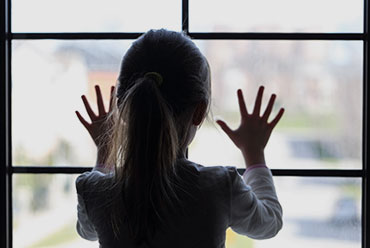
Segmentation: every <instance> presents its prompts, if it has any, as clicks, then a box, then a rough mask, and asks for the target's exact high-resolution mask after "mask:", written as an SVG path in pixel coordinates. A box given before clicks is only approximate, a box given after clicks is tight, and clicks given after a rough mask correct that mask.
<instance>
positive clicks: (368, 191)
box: [361, 0, 370, 248]
mask: <svg viewBox="0 0 370 248" xmlns="http://www.w3.org/2000/svg"><path fill="white" fill-rule="evenodd" d="M369 7H370V6H369V0H364V34H365V39H364V41H363V42H364V43H363V100H362V101H363V105H362V111H363V113H362V163H363V167H362V169H363V170H364V172H365V173H364V177H363V179H362V218H361V219H362V247H363V248H365V247H366V248H367V247H370V242H369V239H368V238H367V237H369V235H370V232H369V223H370V220H369V217H370V215H369V213H368V210H367V208H368V205H369V197H370V183H369V171H368V169H369V168H368V156H367V152H368V150H367V148H368V136H367V135H368V113H367V112H368V96H369V83H370V81H369V57H370V51H369V13H370V8H369Z"/></svg>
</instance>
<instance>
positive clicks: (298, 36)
mask: <svg viewBox="0 0 370 248" xmlns="http://www.w3.org/2000/svg"><path fill="white" fill-rule="evenodd" d="M189 36H190V37H191V38H193V39H201V40H207V39H210V40H217V39H220V40H245V39H248V40H366V39H367V38H368V36H367V34H364V33H189Z"/></svg>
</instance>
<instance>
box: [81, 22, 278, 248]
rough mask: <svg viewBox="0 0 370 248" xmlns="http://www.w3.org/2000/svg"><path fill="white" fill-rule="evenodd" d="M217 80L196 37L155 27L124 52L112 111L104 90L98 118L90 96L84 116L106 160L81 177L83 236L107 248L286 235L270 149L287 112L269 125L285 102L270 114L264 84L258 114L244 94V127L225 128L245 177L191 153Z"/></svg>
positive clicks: (100, 158) (203, 244) (101, 159)
mask: <svg viewBox="0 0 370 248" xmlns="http://www.w3.org/2000/svg"><path fill="white" fill-rule="evenodd" d="M210 83H211V82H210V68H209V65H208V62H207V60H206V58H205V57H204V56H203V55H202V54H201V52H200V51H199V49H198V48H197V47H196V46H195V44H194V43H193V42H192V41H191V40H190V39H189V38H188V37H186V36H185V35H183V34H181V33H177V32H171V31H167V30H163V29H161V30H150V31H149V32H147V33H145V34H144V35H143V36H141V37H140V38H139V39H138V40H136V41H135V42H134V43H133V45H132V46H131V48H130V49H129V50H128V51H127V53H126V55H125V56H124V58H123V60H122V64H121V70H120V74H119V77H118V83H117V88H116V89H115V88H114V87H112V91H111V100H110V106H109V110H108V111H106V110H105V108H104V104H103V100H102V96H101V92H100V89H99V87H98V86H96V94H97V105H98V110H99V113H98V115H96V114H95V113H94V112H93V111H92V109H91V107H90V105H89V103H88V101H87V100H86V97H85V96H82V100H83V102H84V105H85V107H86V110H87V113H88V115H89V117H90V118H91V123H89V122H87V121H86V120H85V119H84V118H83V117H82V116H81V115H80V113H79V112H77V111H76V114H77V117H78V118H79V120H80V121H81V123H82V124H83V125H84V126H85V127H86V129H87V130H88V132H89V133H90V135H91V137H92V138H93V140H94V142H95V144H96V146H97V149H98V156H97V163H96V166H95V168H94V169H93V170H92V171H90V172H85V173H83V174H82V175H80V176H79V177H78V178H77V180H76V188H77V194H78V222H77V231H78V233H79V234H80V236H81V237H83V238H85V239H88V240H99V243H100V247H104V248H108V247H109V248H110V247H186V248H188V247H202V248H204V247H207V248H208V247H209V248H212V247H224V246H225V231H226V229H227V228H228V227H231V228H232V229H233V230H234V231H235V232H237V233H240V234H243V235H246V236H248V237H251V238H255V239H266V238H271V237H273V236H275V235H276V234H277V233H278V231H279V230H280V229H281V227H282V208H281V206H280V204H279V201H278V198H277V196H276V192H275V187H274V183H273V179H272V175H271V172H270V170H269V169H268V168H267V167H266V165H265V159H264V148H265V146H266V144H267V141H268V139H269V137H270V134H271V132H272V130H273V128H274V127H275V125H276V124H277V123H278V121H279V120H280V118H281V116H282V115H283V112H284V110H283V109H281V110H280V111H279V112H278V114H277V116H276V117H275V118H274V119H273V120H272V121H271V122H268V119H269V116H270V114H271V111H272V109H273V105H274V100H275V98H276V96H275V95H272V96H271V98H270V100H269V102H268V104H267V107H266V110H265V111H264V112H263V114H262V116H261V114H260V112H261V111H260V109H261V101H262V95H263V87H260V88H259V90H258V93H257V97H256V101H255V106H254V110H253V112H252V113H248V112H247V109H246V106H245V103H244V99H243V93H242V91H241V90H238V92H237V96H238V100H239V107H240V114H241V124H240V126H239V128H238V129H236V130H231V129H230V128H229V127H228V125H227V124H226V123H225V122H223V121H221V120H219V121H217V123H218V124H219V125H220V126H221V128H222V129H223V130H224V131H225V132H226V134H227V135H228V136H229V137H230V139H231V140H232V141H233V142H234V144H235V145H236V146H237V147H238V148H239V149H240V151H241V152H242V154H243V156H244V159H245V164H246V168H247V169H246V171H245V173H244V174H243V176H242V177H241V176H240V175H239V174H238V172H237V170H236V168H235V167H223V166H216V167H203V166H201V165H199V164H196V163H194V162H191V161H189V160H187V156H186V151H187V147H188V145H189V144H190V143H191V141H192V140H193V138H194V135H195V133H196V131H197V129H198V128H199V127H200V126H201V124H202V122H203V120H204V119H205V117H206V115H207V113H208V110H209V106H210V98H211V85H210ZM113 95H115V97H113Z"/></svg>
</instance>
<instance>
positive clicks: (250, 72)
mask: <svg viewBox="0 0 370 248" xmlns="http://www.w3.org/2000/svg"><path fill="white" fill-rule="evenodd" d="M185 3H187V1H185ZM188 4H189V13H188V22H189V32H190V33H189V34H190V35H191V33H192V32H206V35H207V34H209V33H213V32H227V33H229V34H232V32H236V33H237V32H247V33H248V32H252V33H275V32H276V33H297V36H299V34H302V35H303V34H305V33H324V34H330V33H362V32H363V29H364V27H363V19H364V14H363V13H364V2H363V1H359V0H340V1H334V0H328V1H319V0H314V1H304V2H301V1H300V2H299V3H298V2H297V1H294V0H279V1H276V0H275V1H274V0H263V1H250V0H248V1H246V0H232V1H221V0H216V1H214V0H212V1H210V0H199V1H195V0H194V1H189V3H188ZM143 6H145V8H144V7H143ZM332 6H335V8H331V7H332ZM181 13H182V2H181V1H173V0H160V1H149V0H140V1H128V0H125V1H122V0H107V1H104V2H103V1H99V0H89V1H87V0H81V1H73V0H64V1H47V0H36V1H27V0H12V11H11V21H12V32H14V33H15V34H17V33H26V34H33V33H40V34H43V33H64V32H67V33H69V32H72V33H79V34H81V35H84V32H97V33H101V32H111V33H121V32H145V31H147V30H148V29H151V28H167V29H170V30H175V31H182V28H183V27H182V24H183V20H182V18H181ZM185 31H186V30H185ZM132 42H133V39H113V38H112V39H78V40H72V39H57V38H55V39H32V38H27V35H25V36H24V38H17V39H14V40H12V47H11V53H12V61H11V68H12V71H11V73H12V82H11V89H12V96H11V97H12V102H11V113H12V116H11V117H12V123H11V126H12V134H11V137H12V164H13V166H33V167H34V166H48V167H56V166H71V167H76V168H77V167H84V166H85V167H91V166H93V165H94V163H95V152H96V150H95V146H94V143H93V142H92V141H91V140H90V137H89V135H88V133H87V132H86V130H84V128H83V126H82V125H81V124H80V123H79V121H78V119H77V118H76V116H75V113H74V111H75V110H83V109H84V107H83V104H82V101H81V99H80V96H81V95H83V94H85V95H87V97H88V98H89V100H91V101H95V92H94V85H96V84H99V85H100V87H101V88H102V91H103V95H104V97H105V99H106V100H108V99H107V98H108V96H109V88H110V86H111V85H114V84H115V82H116V79H117V75H118V71H119V66H120V62H121V59H122V56H123V54H124V53H125V52H126V50H127V49H128V48H129V47H130V45H131V43H132ZM194 42H195V43H196V45H197V46H198V47H199V48H200V50H201V51H202V52H203V54H204V55H205V56H206V57H207V59H208V61H209V63H210V66H211V71H212V114H211V115H210V116H209V118H208V120H207V121H206V122H205V123H204V124H203V126H202V127H201V129H200V130H199V131H198V133H197V136H196V138H195V140H194V141H193V143H192V144H191V146H190V148H189V159H190V160H193V161H195V162H198V163H200V164H203V165H205V166H212V165H233V166H237V167H238V168H243V167H244V164H243V160H242V157H241V154H240V153H239V151H238V149H237V148H235V147H234V146H233V144H232V143H231V142H230V141H229V139H228V138H227V136H226V135H225V134H224V133H223V132H222V131H221V130H220V128H219V127H217V126H216V124H215V123H214V119H215V118H222V119H224V120H226V121H227V122H228V123H230V125H231V126H233V127H236V125H237V124H238V122H239V109H238V105H237V98H236V90H237V89H238V88H242V89H243V90H244V92H245V97H246V102H247V107H249V109H251V108H252V104H253V102H252V101H253V99H254V96H255V94H256V92H257V89H258V87H259V86H260V85H265V86H266V93H267V94H265V98H266V99H265V100H267V95H268V94H272V93H276V94H277V96H278V98H277V105H278V106H277V108H276V109H278V107H280V106H281V107H284V108H285V110H286V112H285V115H284V117H283V119H282V120H281V122H280V123H279V124H278V126H277V127H276V130H275V131H274V133H273V135H272V137H271V139H270V141H269V144H268V146H267V149H266V160H267V164H268V166H269V167H270V168H271V169H292V170H299V169H312V170H321V169H332V170H333V171H335V170H343V169H347V170H351V169H362V163H363V161H362V143H363V133H362V128H363V126H362V125H363V98H362V96H363V90H364V89H363V73H364V72H363V68H364V67H363V61H364V60H363V59H364V58H363V56H364V55H363V54H364V51H363V42H364V41H363V40H358V39H353V40H352V39H343V40H341V39H338V40H325V39H322V40H304V39H293V40H288V39H285V40H281V39H275V38H271V39H268V40H262V39H247V38H246V39H238V40H234V39H217V38H215V39H210V38H207V39H194ZM265 104H266V102H265ZM83 114H84V113H83ZM85 116H86V115H85ZM76 177H77V174H61V173H49V174H32V173H25V174H17V173H15V174H14V175H13V182H12V204H13V206H12V210H13V216H12V221H13V222H12V224H13V247H17V248H18V247H25V248H31V247H35V248H36V247H71V248H73V247H97V246H98V243H97V242H89V241H85V240H83V239H82V238H80V237H79V236H78V234H77V233H76V231H75V225H76V218H77V212H76V211H77V209H76V208H77V196H76V190H75V186H74V181H75V178H76ZM274 180H275V182H276V188H277V193H278V196H279V199H280V201H281V204H282V206H283V210H284V227H283V229H282V231H281V232H280V233H279V234H278V236H277V237H276V238H273V239H271V240H264V241H256V240H252V239H249V238H247V237H243V236H240V235H238V234H236V233H234V232H233V231H232V230H228V231H227V242H226V247H228V248H239V247H249V248H252V247H253V248H258V247H290V246H291V244H294V243H297V244H298V243H299V246H300V247H323V248H324V247H325V248H327V247H336V248H347V247H348V248H349V247H351V248H352V247H361V231H362V230H361V221H362V216H361V211H362V209H361V206H362V180H361V177H322V176H319V177H307V176H284V175H282V176H279V177H274Z"/></svg>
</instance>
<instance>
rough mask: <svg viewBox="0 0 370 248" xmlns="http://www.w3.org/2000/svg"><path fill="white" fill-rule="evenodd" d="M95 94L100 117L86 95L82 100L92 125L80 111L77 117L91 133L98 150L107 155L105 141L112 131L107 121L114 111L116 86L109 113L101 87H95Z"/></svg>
mask: <svg viewBox="0 0 370 248" xmlns="http://www.w3.org/2000/svg"><path fill="white" fill-rule="evenodd" d="M95 92H96V99H97V106H98V115H96V114H95V113H94V111H93V110H92V109H91V107H90V104H89V102H88V100H87V99H86V96H85V95H82V96H81V98H82V101H83V103H84V105H85V108H86V112H87V114H88V115H89V117H90V119H91V123H89V122H87V121H86V120H85V119H84V118H83V117H82V116H81V114H80V113H79V112H78V111H76V115H77V117H78V119H79V120H80V122H81V123H82V125H84V127H85V128H86V130H87V131H88V132H89V134H90V136H91V138H92V139H93V141H94V142H95V145H96V147H97V148H98V151H100V152H104V153H106V152H107V147H106V145H107V144H106V142H105V140H104V137H105V136H106V135H107V134H108V132H109V131H110V129H111V124H112V123H108V122H106V120H107V118H108V115H109V113H110V112H111V111H112V103H113V92H114V86H112V87H111V92H110V101H109V109H108V112H107V111H106V110H105V107H104V103H103V97H102V94H101V91H100V87H99V86H98V85H96V86H95Z"/></svg>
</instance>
